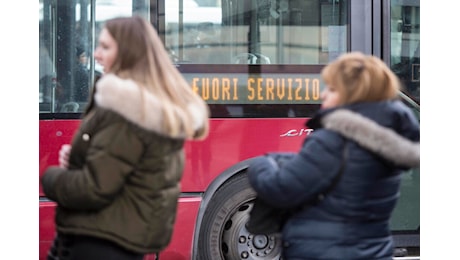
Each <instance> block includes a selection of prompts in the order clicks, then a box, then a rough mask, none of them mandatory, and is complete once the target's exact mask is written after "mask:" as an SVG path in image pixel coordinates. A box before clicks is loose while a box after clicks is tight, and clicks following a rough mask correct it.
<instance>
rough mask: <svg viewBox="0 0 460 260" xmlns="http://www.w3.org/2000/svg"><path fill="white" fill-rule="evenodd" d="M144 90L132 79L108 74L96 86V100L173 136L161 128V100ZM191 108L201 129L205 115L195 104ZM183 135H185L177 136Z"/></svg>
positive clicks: (151, 129) (149, 126)
mask: <svg viewBox="0 0 460 260" xmlns="http://www.w3.org/2000/svg"><path fill="white" fill-rule="evenodd" d="M142 91H143V88H141V87H139V86H138V84H137V83H136V82H134V81H133V80H130V79H122V78H119V77H117V76H115V75H113V74H106V75H104V76H103V77H102V78H101V79H100V80H99V81H98V82H97V84H96V93H95V96H94V100H95V102H96V104H97V105H98V106H99V107H102V108H105V109H109V110H112V111H114V112H116V113H118V114H120V115H121V116H123V117H124V118H126V119H127V120H128V121H131V122H133V123H135V124H136V125H138V126H140V127H142V128H144V129H146V130H150V131H154V132H157V133H159V134H162V135H166V136H170V134H169V133H165V132H164V130H163V129H164V128H163V127H162V121H163V118H162V117H163V116H162V115H163V113H162V104H161V101H160V100H159V99H158V98H157V97H156V96H154V95H153V94H152V93H150V92H148V91H144V92H143V93H141V92H142ZM142 99H144V100H143V101H142ZM188 109H189V111H192V113H191V114H192V116H193V119H194V125H195V129H199V128H200V127H202V126H203V123H204V120H205V119H206V118H205V115H203V114H202V113H200V109H198V108H196V107H195V106H193V105H190V106H189V107H188ZM184 136H185V133H183V134H182V135H181V136H174V137H179V138H182V137H184Z"/></svg>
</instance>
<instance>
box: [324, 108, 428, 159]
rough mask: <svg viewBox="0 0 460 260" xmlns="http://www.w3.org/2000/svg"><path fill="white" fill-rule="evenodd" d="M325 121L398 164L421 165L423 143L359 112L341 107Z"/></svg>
mask: <svg viewBox="0 0 460 260" xmlns="http://www.w3.org/2000/svg"><path fill="white" fill-rule="evenodd" d="M321 122H322V125H323V127H324V128H326V129H330V130H333V131H336V132H339V133H340V134H342V135H343V136H345V137H347V138H349V139H352V140H354V141H355V142H357V143H358V144H360V145H361V146H363V147H365V148H367V149H369V150H370V151H372V152H374V153H376V154H378V155H380V156H382V157H383V158H385V159H387V160H389V161H392V162H394V163H396V164H398V165H403V166H408V167H418V166H419V165H420V143H415V142H412V141H411V140H408V139H406V138H404V137H402V136H400V135H399V134H397V133H396V132H394V131H393V130H392V129H389V128H386V127H383V126H381V125H379V124H377V123H376V122H374V121H372V120H371V119H368V118H366V117H364V116H362V115H360V114H358V113H355V112H352V111H350V110H345V109H338V110H336V111H333V112H331V113H329V114H327V115H325V116H324V117H323V118H322V120H321Z"/></svg>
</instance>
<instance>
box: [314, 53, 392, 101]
mask: <svg viewBox="0 0 460 260" xmlns="http://www.w3.org/2000/svg"><path fill="white" fill-rule="evenodd" d="M321 76H322V77H323V79H324V82H325V83H326V84H327V85H330V86H334V87H335V88H336V89H337V91H339V94H340V98H341V100H340V103H341V104H342V105H344V104H350V103H356V102H366V101H381V100H388V99H394V98H397V97H398V93H399V90H400V87H401V84H400V81H399V79H398V77H397V76H396V75H395V74H394V73H393V72H392V71H391V70H390V69H389V68H388V66H387V65H386V64H385V63H384V62H383V61H382V60H380V59H379V58H377V57H375V56H372V55H364V54H363V53H360V52H351V53H345V54H342V55H341V56H340V57H339V58H338V59H337V60H335V61H333V62H331V63H330V64H329V65H327V66H326V67H325V68H324V69H323V71H322V72H321Z"/></svg>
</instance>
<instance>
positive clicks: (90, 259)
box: [47, 234, 144, 260]
mask: <svg viewBox="0 0 460 260" xmlns="http://www.w3.org/2000/svg"><path fill="white" fill-rule="evenodd" d="M143 258H144V255H143V254H139V253H135V252H131V251H128V250H126V249H124V248H122V247H120V246H118V245H117V244H115V243H113V242H110V241H107V240H104V239H99V238H95V237H89V236H79V235H64V234H58V235H57V236H56V238H55V239H54V242H53V245H52V246H51V249H50V251H49V252H48V258H47V260H102V259H107V260H142V259H143Z"/></svg>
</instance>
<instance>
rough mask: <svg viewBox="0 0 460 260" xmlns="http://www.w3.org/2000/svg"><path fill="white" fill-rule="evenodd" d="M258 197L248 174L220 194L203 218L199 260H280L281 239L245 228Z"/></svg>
mask: <svg viewBox="0 0 460 260" xmlns="http://www.w3.org/2000/svg"><path fill="white" fill-rule="evenodd" d="M255 195H256V194H255V192H254V190H253V189H252V188H251V187H250V185H249V181H248V178H247V176H246V174H245V173H242V174H238V175H236V176H235V177H232V178H231V179H230V180H228V181H227V182H226V183H225V184H224V185H222V187H220V188H219V189H218V190H217V192H216V194H214V196H213V197H212V198H211V200H210V203H209V206H208V208H206V211H205V213H204V215H203V221H202V223H201V228H200V231H199V238H198V252H197V256H198V258H197V259H199V260H236V259H249V260H255V259H258V260H279V259H281V239H280V237H279V235H271V236H266V235H253V234H251V233H249V232H248V231H247V230H246V228H245V224H246V222H247V221H248V217H249V211H250V209H251V208H252V202H253V200H254V198H255Z"/></svg>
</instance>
